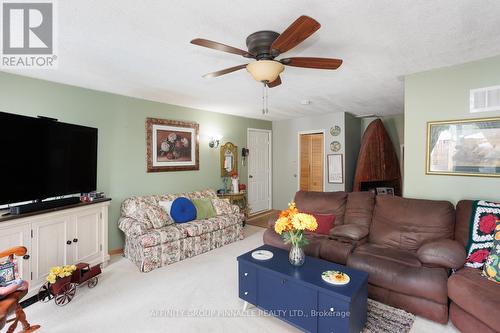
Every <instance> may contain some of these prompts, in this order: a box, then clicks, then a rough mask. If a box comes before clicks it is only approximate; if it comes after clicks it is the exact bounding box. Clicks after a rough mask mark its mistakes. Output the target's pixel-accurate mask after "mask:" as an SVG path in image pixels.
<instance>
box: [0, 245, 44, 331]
mask: <svg viewBox="0 0 500 333" xmlns="http://www.w3.org/2000/svg"><path fill="white" fill-rule="evenodd" d="M26 251H27V250H26V248H25V247H24V246H16V247H12V248H10V249H7V250H5V251H1V252H0V258H3V257H9V258H10V259H11V260H12V258H14V255H16V256H24V255H25V254H26ZM27 293H28V290H19V291H15V292H13V293H11V294H9V295H7V296H5V298H3V299H2V300H0V330H1V329H2V328H3V327H4V326H5V324H6V323H10V322H12V324H11V325H10V326H9V329H8V330H7V333H13V332H14V330H15V329H16V327H17V324H18V323H19V322H20V323H21V325H22V326H23V330H22V331H20V332H19V333H29V332H34V331H36V330H37V329H39V328H40V325H33V326H31V325H30V324H29V323H28V322H27V321H26V314H25V313H24V311H23V308H22V307H21V305H19V302H20V301H21V299H22V298H23V297H24V296H26V294H27ZM12 314H14V318H11V319H8V320H7V317H8V316H10V315H12Z"/></svg>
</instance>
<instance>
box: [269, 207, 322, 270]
mask: <svg viewBox="0 0 500 333" xmlns="http://www.w3.org/2000/svg"><path fill="white" fill-rule="evenodd" d="M316 228H318V223H317V222H316V219H315V218H314V216H312V215H309V214H305V213H300V212H299V210H298V209H297V207H296V206H295V203H294V202H291V203H289V204H288V209H286V210H283V211H281V213H280V216H279V218H278V219H277V220H276V223H275V224H274V231H276V233H278V234H279V235H281V238H282V239H283V242H284V243H285V244H291V245H292V248H291V249H290V253H289V255H288V260H289V261H290V263H291V264H292V265H294V266H302V265H303V264H304V261H305V258H306V257H305V254H304V250H303V247H304V246H306V245H307V244H309V240H308V239H307V237H306V236H305V235H304V231H305V230H308V231H314V230H316Z"/></svg>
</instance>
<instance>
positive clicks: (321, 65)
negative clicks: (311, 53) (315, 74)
mask: <svg viewBox="0 0 500 333" xmlns="http://www.w3.org/2000/svg"><path fill="white" fill-rule="evenodd" d="M280 62H281V63H282V64H283V65H287V66H295V67H304V68H317V69H337V68H339V67H340V65H342V59H330V58H311V57H294V58H285V59H281V60H280Z"/></svg>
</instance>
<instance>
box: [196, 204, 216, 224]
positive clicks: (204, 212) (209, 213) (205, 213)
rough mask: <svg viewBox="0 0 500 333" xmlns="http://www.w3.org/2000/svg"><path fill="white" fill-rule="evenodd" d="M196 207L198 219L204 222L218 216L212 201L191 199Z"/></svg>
mask: <svg viewBox="0 0 500 333" xmlns="http://www.w3.org/2000/svg"><path fill="white" fill-rule="evenodd" d="M191 201H192V202H193V204H194V206H195V207H196V219H197V220H203V219H208V218H211V217H215V216H217V213H216V212H215V209H214V206H213V205H212V200H210V199H191Z"/></svg>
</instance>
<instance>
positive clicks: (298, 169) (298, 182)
mask: <svg viewBox="0 0 500 333" xmlns="http://www.w3.org/2000/svg"><path fill="white" fill-rule="evenodd" d="M302 134H323V192H325V190H326V180H327V179H326V178H325V158H326V149H325V130H324V129H319V130H310V131H299V132H297V191H300V136H301V135H302Z"/></svg>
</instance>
